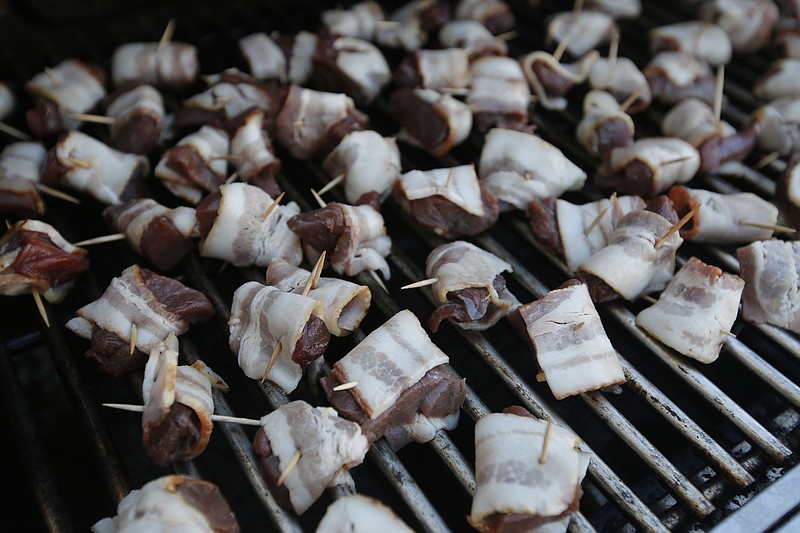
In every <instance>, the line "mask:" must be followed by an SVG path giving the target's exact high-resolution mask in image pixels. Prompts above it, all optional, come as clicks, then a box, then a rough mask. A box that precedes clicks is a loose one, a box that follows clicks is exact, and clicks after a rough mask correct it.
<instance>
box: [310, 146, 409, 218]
mask: <svg viewBox="0 0 800 533" xmlns="http://www.w3.org/2000/svg"><path fill="white" fill-rule="evenodd" d="M322 167H323V168H324V169H325V171H326V172H327V173H328V175H329V176H331V178H332V179H333V178H336V177H337V176H344V184H343V187H344V197H345V198H346V199H347V201H348V202H350V203H353V204H355V203H358V201H359V199H360V198H361V197H362V196H363V195H364V194H368V193H371V192H376V193H378V194H379V195H381V197H384V196H385V194H384V193H388V191H389V190H391V187H392V184H393V183H394V181H395V180H396V179H397V177H398V176H399V175H400V168H401V166H400V149H399V148H398V147H397V141H396V140H395V139H394V138H392V137H383V136H381V134H380V133H378V132H376V131H374V130H363V131H351V132H350V133H348V134H347V135H345V137H344V139H342V142H340V143H339V145H338V146H337V147H336V148H334V149H333V151H332V152H331V153H330V154H328V157H326V158H325V161H324V162H323V163H322Z"/></svg>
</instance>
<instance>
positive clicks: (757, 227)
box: [668, 185, 778, 245]
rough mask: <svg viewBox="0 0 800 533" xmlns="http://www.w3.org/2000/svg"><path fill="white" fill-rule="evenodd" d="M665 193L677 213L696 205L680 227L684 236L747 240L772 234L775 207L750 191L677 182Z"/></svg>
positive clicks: (724, 241)
mask: <svg viewBox="0 0 800 533" xmlns="http://www.w3.org/2000/svg"><path fill="white" fill-rule="evenodd" d="M668 194H669V198H670V200H672V203H673V205H674V206H675V211H676V212H677V213H678V216H679V217H683V216H684V215H686V214H687V213H689V212H690V211H693V210H695V209H697V211H696V212H695V214H694V216H693V217H692V219H691V220H690V221H689V222H687V223H686V224H685V225H684V226H683V227H682V228H681V230H680V233H681V237H683V238H684V239H686V240H692V241H696V242H705V243H709V244H720V245H724V244H747V243H750V242H753V241H759V240H763V239H769V238H771V237H772V233H773V228H775V227H776V226H775V224H776V223H777V222H778V208H777V207H775V206H774V205H772V204H771V203H769V202H767V201H766V200H764V199H762V198H760V197H758V196H756V195H755V194H753V193H749V192H743V193H738V194H719V193H715V192H711V191H706V190H703V189H689V188H687V187H683V186H680V185H676V186H675V187H672V188H671V189H670V190H669V193H668Z"/></svg>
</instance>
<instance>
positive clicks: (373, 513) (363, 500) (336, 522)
mask: <svg viewBox="0 0 800 533" xmlns="http://www.w3.org/2000/svg"><path fill="white" fill-rule="evenodd" d="M344 531H349V532H350V533H369V532H370V531H385V532H387V533H413V532H414V530H413V529H411V528H410V527H408V526H407V525H406V524H405V522H403V521H402V520H401V519H400V518H399V517H398V516H397V515H396V514H394V511H392V509H391V508H389V507H387V506H385V505H384V504H382V503H381V502H379V501H378V500H376V499H374V498H370V497H368V496H363V495H361V494H352V495H350V496H343V497H341V498H339V499H337V500H336V501H334V502H333V503H332V504H330V505H329V506H328V510H327V511H325V516H323V517H322V520H321V521H320V523H319V525H318V526H317V529H316V531H315V533H342V532H344Z"/></svg>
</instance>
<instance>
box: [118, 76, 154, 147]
mask: <svg viewBox="0 0 800 533" xmlns="http://www.w3.org/2000/svg"><path fill="white" fill-rule="evenodd" d="M105 106H106V115H107V116H109V117H111V118H113V119H114V123H113V124H112V125H111V141H110V142H111V146H113V147H114V148H116V149H117V150H121V151H123V152H129V153H133V154H142V155H147V154H149V153H150V152H152V151H153V149H154V148H155V147H156V146H158V144H159V143H160V142H161V134H162V133H163V130H164V99H163V98H162V97H161V93H160V92H158V90H157V89H156V88H155V87H153V86H152V85H144V84H140V85H134V86H132V87H131V86H129V85H126V86H123V87H121V88H119V89H117V90H116V91H114V92H113V93H111V95H109V97H108V98H107V99H106V102H105Z"/></svg>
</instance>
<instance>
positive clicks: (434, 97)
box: [397, 87, 472, 157]
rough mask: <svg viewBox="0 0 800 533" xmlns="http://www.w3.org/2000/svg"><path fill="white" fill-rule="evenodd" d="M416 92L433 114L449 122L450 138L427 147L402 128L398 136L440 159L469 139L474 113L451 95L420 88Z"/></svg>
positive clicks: (411, 132) (412, 133)
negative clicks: (428, 105) (429, 106)
mask: <svg viewBox="0 0 800 533" xmlns="http://www.w3.org/2000/svg"><path fill="white" fill-rule="evenodd" d="M414 92H415V93H416V95H417V96H418V97H420V98H421V99H422V100H424V101H426V102H428V103H429V104H430V105H431V107H432V108H433V109H432V112H433V113H435V114H437V115H439V116H440V117H441V118H442V119H443V120H445V121H446V122H447V126H448V136H447V139H445V140H444V141H443V142H442V143H441V144H440V145H439V146H425V145H423V144H422V143H421V142H420V141H419V140H417V138H416V137H415V136H414V132H413V131H409V130H408V129H406V128H405V127H402V128H401V129H400V132H399V133H398V134H397V137H398V138H399V139H400V140H402V141H405V142H407V143H408V144H411V145H413V146H417V147H419V148H422V149H423V150H427V151H429V152H431V153H432V154H433V155H435V156H437V157H438V156H443V155H444V154H446V153H447V152H449V151H450V149H451V148H452V147H454V146H457V145H459V144H461V143H462V142H464V141H465V140H466V139H467V137H468V136H469V132H470V131H471V130H472V111H471V110H470V108H469V106H468V105H467V104H465V103H464V102H462V101H461V100H458V99H456V98H453V97H452V96H451V95H449V94H441V93H439V92H437V91H435V90H433V89H423V88H419V87H418V88H416V89H414Z"/></svg>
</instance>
